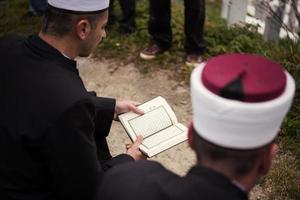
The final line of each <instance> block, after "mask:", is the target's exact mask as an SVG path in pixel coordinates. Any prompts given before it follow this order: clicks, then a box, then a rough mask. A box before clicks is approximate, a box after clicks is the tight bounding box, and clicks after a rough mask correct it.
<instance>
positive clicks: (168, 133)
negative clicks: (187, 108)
mask: <svg viewBox="0 0 300 200" xmlns="http://www.w3.org/2000/svg"><path fill="white" fill-rule="evenodd" d="M185 140H187V128H186V127H185V126H184V125H183V124H180V123H178V124H176V125H173V126H171V127H170V128H168V129H166V130H163V131H161V132H159V133H157V134H155V135H152V136H150V137H148V138H147V139H146V140H144V141H143V143H142V145H141V146H140V147H139V148H140V150H141V151H142V152H144V154H146V155H147V156H148V157H152V156H154V155H156V154H158V153H160V152H162V151H165V150H166V149H169V148H171V147H173V146H175V145H177V144H179V143H181V142H183V141H185Z"/></svg>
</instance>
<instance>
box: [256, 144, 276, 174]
mask: <svg viewBox="0 0 300 200" xmlns="http://www.w3.org/2000/svg"><path fill="white" fill-rule="evenodd" d="M277 152H278V146H277V144H275V143H271V144H270V145H269V146H268V148H266V149H265V150H264V151H263V152H262V155H261V158H260V159H261V160H260V165H259V168H258V170H259V171H258V172H259V173H260V174H261V175H266V174H267V173H268V172H269V170H270V168H271V166H272V161H273V159H274V158H275V157H276V155H277Z"/></svg>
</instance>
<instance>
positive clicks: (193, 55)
mask: <svg viewBox="0 0 300 200" xmlns="http://www.w3.org/2000/svg"><path fill="white" fill-rule="evenodd" d="M149 2H150V7H149V9H150V18H149V24H148V32H149V34H150V36H151V41H150V43H149V45H148V47H147V48H146V49H144V50H143V51H142V52H141V53H140V57H141V58H142V59H145V60H150V59H154V58H155V57H156V56H157V55H159V54H161V53H163V52H164V51H166V50H168V49H169V48H170V47H171V46H172V29H171V0H160V1H157V0H150V1H149ZM204 22H205V0H184V32H185V51H186V58H185V63H186V64H187V65H196V64H199V63H201V62H202V57H201V55H202V54H203V53H204V51H205V44H204V40H203V29H204Z"/></svg>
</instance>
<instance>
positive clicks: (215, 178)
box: [187, 165, 248, 199]
mask: <svg viewBox="0 0 300 200" xmlns="http://www.w3.org/2000/svg"><path fill="white" fill-rule="evenodd" d="M187 176H188V177H190V176H197V177H198V176H201V177H203V178H204V180H208V181H209V182H211V183H213V185H216V186H217V187H218V188H222V189H224V190H226V191H227V192H230V193H231V194H234V195H236V196H239V197H240V198H241V199H248V194H247V193H246V192H245V191H243V190H241V189H240V188H238V187H237V186H236V185H234V184H233V183H232V181H231V180H230V179H228V178H227V177H225V176H224V175H223V174H221V173H218V172H216V171H213V170H211V169H209V168H206V167H204V166H200V165H197V166H194V167H193V168H192V169H191V170H190V171H189V172H188V174H187Z"/></svg>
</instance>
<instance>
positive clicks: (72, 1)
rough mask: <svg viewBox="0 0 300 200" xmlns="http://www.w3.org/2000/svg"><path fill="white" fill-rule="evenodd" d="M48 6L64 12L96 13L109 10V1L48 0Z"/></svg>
mask: <svg viewBox="0 0 300 200" xmlns="http://www.w3.org/2000/svg"><path fill="white" fill-rule="evenodd" d="M48 4H49V5H51V6H53V7H55V8H59V9H63V10H69V11H76V12H96V11H101V10H104V9H107V8H108V6H109V0H48Z"/></svg>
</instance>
